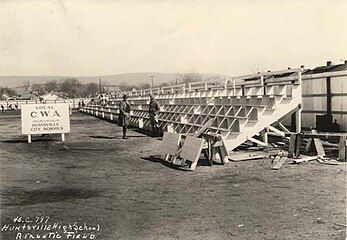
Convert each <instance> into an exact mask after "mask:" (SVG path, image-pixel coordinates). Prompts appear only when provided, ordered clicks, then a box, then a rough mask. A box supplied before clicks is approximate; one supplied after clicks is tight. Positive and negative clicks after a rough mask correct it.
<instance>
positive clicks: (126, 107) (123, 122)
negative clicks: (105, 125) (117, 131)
mask: <svg viewBox="0 0 347 240" xmlns="http://www.w3.org/2000/svg"><path fill="white" fill-rule="evenodd" d="M127 98H128V96H127V95H126V94H124V95H123V100H122V101H121V102H120V103H119V117H118V124H119V125H120V126H122V127H123V139H127V126H128V124H129V118H130V104H129V102H128V101H127Z"/></svg>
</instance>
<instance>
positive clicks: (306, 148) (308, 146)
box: [305, 138, 312, 152]
mask: <svg viewBox="0 0 347 240" xmlns="http://www.w3.org/2000/svg"><path fill="white" fill-rule="evenodd" d="M311 145H312V138H309V139H308V140H307V143H306V146H305V152H309V151H310V150H311Z"/></svg>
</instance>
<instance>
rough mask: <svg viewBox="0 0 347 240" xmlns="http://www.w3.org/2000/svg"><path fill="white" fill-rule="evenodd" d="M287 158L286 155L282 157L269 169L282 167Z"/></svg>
mask: <svg viewBox="0 0 347 240" xmlns="http://www.w3.org/2000/svg"><path fill="white" fill-rule="evenodd" d="M286 160H287V157H282V158H281V159H280V160H279V161H278V162H277V163H276V164H275V166H273V167H272V168H271V169H272V170H278V169H280V168H281V167H282V165H283V163H285V161H286Z"/></svg>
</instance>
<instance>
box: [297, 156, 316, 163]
mask: <svg viewBox="0 0 347 240" xmlns="http://www.w3.org/2000/svg"><path fill="white" fill-rule="evenodd" d="M318 158H319V156H305V157H302V158H300V159H293V162H294V163H302V162H308V161H312V160H317V159H318Z"/></svg>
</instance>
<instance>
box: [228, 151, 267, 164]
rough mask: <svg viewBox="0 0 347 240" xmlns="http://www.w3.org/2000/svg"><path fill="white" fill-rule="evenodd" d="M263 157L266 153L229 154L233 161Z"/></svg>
mask: <svg viewBox="0 0 347 240" xmlns="http://www.w3.org/2000/svg"><path fill="white" fill-rule="evenodd" d="M261 158H264V155H259V154H252V153H244V154H234V155H231V156H229V159H230V160H231V161H233V162H238V161H247V160H254V159H261Z"/></svg>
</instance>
